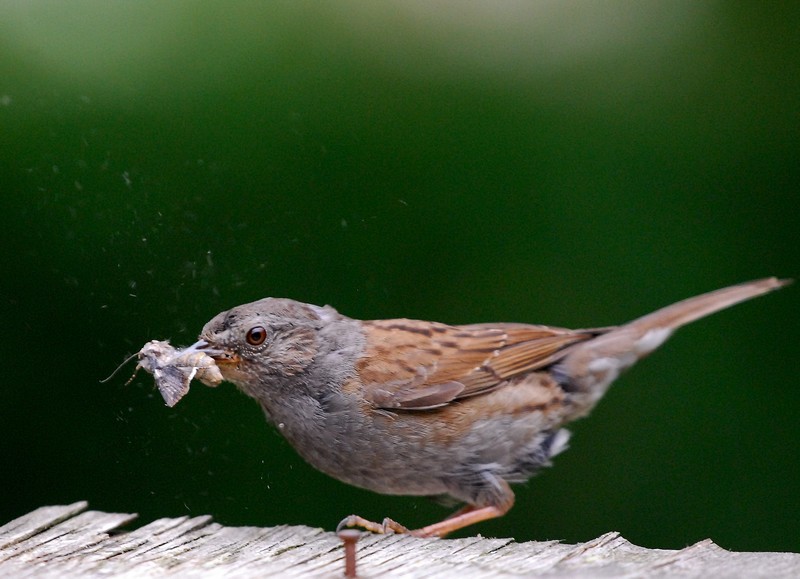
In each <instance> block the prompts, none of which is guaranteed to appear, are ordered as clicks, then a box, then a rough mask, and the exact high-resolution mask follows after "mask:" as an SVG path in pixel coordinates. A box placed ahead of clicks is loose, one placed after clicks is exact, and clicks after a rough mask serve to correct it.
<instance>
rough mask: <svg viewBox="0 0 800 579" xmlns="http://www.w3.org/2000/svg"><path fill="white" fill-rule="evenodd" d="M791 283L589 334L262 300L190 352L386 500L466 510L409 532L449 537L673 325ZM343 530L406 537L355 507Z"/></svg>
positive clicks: (498, 497)
mask: <svg viewBox="0 0 800 579" xmlns="http://www.w3.org/2000/svg"><path fill="white" fill-rule="evenodd" d="M786 283H788V282H787V281H785V280H778V279H776V278H768V279H762V280H757V281H752V282H748V283H743V284H740V285H735V286H732V287H728V288H724V289H720V290H717V291H714V292H711V293H707V294H704V295H701V296H697V297H694V298H690V299H687V300H684V301H681V302H678V303H676V304H674V305H671V306H668V307H666V308H663V309H661V310H658V311H656V312H654V313H651V314H649V315H647V316H644V317H642V318H639V319H637V320H634V321H632V322H630V323H628V324H625V325H622V326H613V327H607V328H597V329H586V330H567V329H562V328H551V327H548V326H534V325H528V324H508V323H497V324H472V325H467V326H450V325H447V324H440V323H437V322H424V321H418V320H407V319H396V320H374V321H359V320H354V319H351V318H348V317H345V316H343V315H341V314H339V313H338V312H337V311H336V310H335V309H333V308H332V307H330V306H325V307H318V306H314V305H309V304H304V303H299V302H296V301H293V300H289V299H278V298H266V299H262V300H259V301H257V302H253V303H250V304H245V305H242V306H238V307H235V308H233V309H231V310H229V311H227V312H222V313H221V314H219V315H217V316H216V317H215V318H214V319H212V320H211V321H210V322H208V324H206V326H205V328H203V332H202V334H201V335H200V341H198V342H197V343H196V344H194V345H193V346H191V347H190V348H189V351H190V352H191V356H195V355H196V353H197V352H198V351H200V352H203V354H204V355H207V356H210V357H211V358H213V359H214V360H215V362H216V365H217V366H218V368H219V371H220V373H221V375H222V377H223V378H224V379H225V380H227V381H229V382H232V383H233V384H235V385H236V386H237V387H239V389H240V390H242V391H243V392H244V393H245V394H247V395H248V396H251V397H252V398H254V399H255V400H256V401H258V403H259V404H260V405H261V407H262V408H263V409H264V412H265V413H266V416H267V419H268V420H269V421H270V422H271V423H272V424H274V425H276V426H277V427H278V429H279V430H280V432H281V433H282V434H283V435H284V436H285V437H286V439H287V440H288V441H289V442H290V443H291V444H292V446H294V448H295V449H296V450H297V452H299V453H300V455H301V456H302V457H303V458H304V459H305V460H307V461H308V462H309V463H310V464H311V465H313V466H314V467H316V468H317V469H319V470H321V471H323V472H325V473H327V474H329V475H330V476H332V477H334V478H337V479H339V480H341V481H344V482H346V483H349V484H352V485H355V486H358V487H362V488H366V489H370V490H372V491H375V492H378V493H384V494H395V495H424V496H442V495H443V496H448V497H451V498H454V499H456V500H457V501H459V502H461V503H463V504H464V505H465V506H464V508H462V509H461V510H460V511H458V512H456V513H455V514H454V515H452V516H451V517H450V518H447V519H445V520H443V521H441V522H439V523H435V524H432V525H429V526H427V527H423V528H421V529H419V530H416V531H411V532H413V533H414V534H416V535H420V536H443V535H445V534H447V533H449V532H451V531H454V530H456V529H460V528H462V527H465V526H467V525H471V524H473V523H477V522H479V521H483V520H486V519H490V518H493V517H499V516H501V515H503V514H504V513H506V512H507V511H508V510H509V509H510V508H511V506H512V504H513V503H514V493H513V492H512V491H511V488H510V487H509V483H518V482H523V481H526V480H527V479H528V478H530V477H531V476H532V475H533V474H535V473H536V471H537V470H539V469H540V468H541V467H543V466H547V465H549V464H550V460H551V459H552V458H553V457H554V456H555V455H557V454H558V453H559V452H561V451H562V450H564V449H565V448H566V445H567V440H568V439H569V432H568V431H567V430H565V429H564V428H563V426H564V425H565V424H567V423H568V422H570V421H572V420H575V419H576V418H580V417H581V416H585V415H586V414H587V413H588V412H589V411H590V410H591V409H592V407H593V406H594V405H595V404H596V403H597V401H598V400H599V399H600V398H601V397H602V396H603V394H604V393H605V392H606V390H607V389H608V387H609V385H610V384H611V383H612V382H613V381H614V380H615V379H616V378H617V377H618V376H619V374H620V373H621V372H622V371H623V370H625V369H626V368H629V367H630V366H631V365H632V364H633V363H634V362H636V361H637V360H639V359H640V358H642V357H644V356H646V355H647V354H649V353H650V352H652V351H653V350H654V349H656V348H657V347H658V346H660V345H661V344H662V343H663V342H664V340H666V339H667V338H668V337H669V336H670V335H671V334H672V332H674V331H675V330H676V329H677V328H679V327H680V326H683V325H684V324H688V323H689V322H692V321H694V320H697V319H699V318H702V317H704V316H707V315H709V314H711V313H714V312H716V311H717V310H721V309H723V308H726V307H728V306H731V305H733V304H735V303H737V302H740V301H743V300H747V299H750V298H753V297H755V296H758V295H761V294H764V293H767V292H769V291H771V290H774V289H777V288H780V287H781V286H783V285H785V284H786ZM184 357H187V356H184ZM192 375H194V371H192ZM208 375H211V373H209V374H208ZM200 378H201V379H202V376H200ZM204 381H207V380H204ZM207 382H209V381H207ZM217 382H219V380H218V379H212V380H210V385H212V384H213V383H217ZM187 384H188V381H187ZM345 526H347V527H349V526H360V527H363V528H366V529H368V530H371V531H374V532H392V531H394V532H406V531H408V529H406V528H405V527H403V526H402V525H399V524H398V523H396V522H394V521H392V520H390V519H385V520H384V521H383V523H381V524H378V523H373V522H370V521H368V520H366V519H362V518H361V517H358V516H355V515H352V516H350V517H347V518H346V519H344V520H343V521H342V522H341V523H340V527H345Z"/></svg>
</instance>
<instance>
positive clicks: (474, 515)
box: [336, 479, 514, 537]
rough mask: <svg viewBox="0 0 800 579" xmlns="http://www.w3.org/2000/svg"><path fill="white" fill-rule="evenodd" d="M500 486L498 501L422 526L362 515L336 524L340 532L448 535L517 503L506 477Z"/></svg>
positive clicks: (474, 506)
mask: <svg viewBox="0 0 800 579" xmlns="http://www.w3.org/2000/svg"><path fill="white" fill-rule="evenodd" d="M496 484H497V487H496V488H498V489H499V490H500V491H501V492H500V494H499V495H498V496H496V497H495V498H496V500H497V502H496V504H494V505H489V506H484V507H479V506H477V505H474V504H467V505H465V506H464V507H462V508H460V509H459V510H457V511H456V512H455V513H453V514H452V515H450V516H449V517H447V518H446V519H445V520H443V521H440V522H438V523H433V524H432V525H428V526H426V527H422V528H421V529H415V530H413V531H412V530H409V529H408V528H407V527H404V526H403V525H401V524H400V523H398V522H397V521H393V520H392V519H389V518H386V519H383V523H375V522H373V521H369V520H367V519H365V518H363V517H359V516H358V515H350V516H349V517H345V518H344V519H342V522H340V523H339V525H338V526H337V527H336V531H337V532H339V531H341V530H342V529H344V528H346V527H361V528H362V529H365V530H367V531H370V532H372V533H380V534H388V533H407V534H409V535H413V536H414V537H444V536H446V535H448V534H450V533H452V532H453V531H457V530H459V529H463V528H464V527H468V526H469V525H474V524H475V523H480V522H481V521H486V520H489V519H495V518H497V517H502V516H503V515H505V514H506V513H507V512H508V511H509V509H511V507H512V506H513V505H514V493H513V492H512V491H511V488H510V487H509V486H508V483H506V482H505V481H504V480H500V479H499V480H498V481H496Z"/></svg>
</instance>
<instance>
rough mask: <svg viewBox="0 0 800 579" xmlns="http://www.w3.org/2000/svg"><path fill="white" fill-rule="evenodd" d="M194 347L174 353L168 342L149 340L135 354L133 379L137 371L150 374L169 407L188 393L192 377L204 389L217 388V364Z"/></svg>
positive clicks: (218, 379) (218, 381)
mask: <svg viewBox="0 0 800 579" xmlns="http://www.w3.org/2000/svg"><path fill="white" fill-rule="evenodd" d="M196 346H197V344H195V345H193V346H189V347H188V348H184V349H182V350H177V349H175V347H174V346H172V345H171V344H170V343H169V341H160V340H151V341H149V342H147V343H146V344H145V345H144V347H143V348H142V349H141V350H139V352H138V353H137V354H136V355H137V356H138V358H139V363H138V364H136V370H135V371H134V373H133V376H136V373H137V372H138V371H139V369H143V370H144V371H145V372H148V373H150V374H152V375H153V378H154V379H155V381H156V386H157V387H158V391H159V392H161V396H163V397H164V402H166V403H167V406H169V407H170V408H171V407H173V406H175V405H176V404H177V403H178V401H179V400H180V399H181V398H183V397H184V396H185V395H186V393H187V392H189V383H190V382H191V381H192V380H193V379H195V378H196V379H197V380H199V381H200V382H202V383H203V384H205V385H206V386H212V387H213V386H218V385H219V384H220V382H222V374H221V373H220V371H219V368H218V367H217V364H216V362H214V359H213V358H212V357H210V356H209V355H208V354H206V353H205V352H201V351H199V350H197V349H196ZM133 376H131V380H133ZM128 382H130V380H129V381H128Z"/></svg>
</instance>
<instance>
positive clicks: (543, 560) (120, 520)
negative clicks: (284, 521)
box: [0, 502, 800, 579]
mask: <svg viewBox="0 0 800 579" xmlns="http://www.w3.org/2000/svg"><path fill="white" fill-rule="evenodd" d="M87 506H88V505H87V503H85V502H78V503H74V504H72V505H66V506H55V507H42V508H39V509H37V510H35V511H33V512H32V513H29V514H27V515H25V516H23V517H20V518H18V519H16V520H14V521H11V522H10V523H8V524H6V525H4V526H2V527H0V576H2V577H20V578H23V579H24V578H26V577H37V578H40V577H41V578H45V579H47V578H50V577H53V578H55V577H108V576H114V577H168V576H180V577H204V578H205V577H222V576H225V577H252V576H272V575H279V576H281V577H337V576H342V575H343V573H344V561H343V548H342V543H341V541H340V540H339V539H338V538H337V537H336V535H334V534H333V533H328V532H325V531H323V530H322V529H312V528H309V527H301V526H298V527H289V526H279V527H271V528H258V527H223V526H222V525H219V524H217V523H214V522H213V521H212V520H211V517H208V516H203V517H180V518H176V519H159V520H157V521H154V522H152V523H150V524H148V525H146V526H144V527H141V528H139V529H136V530H133V531H130V532H117V533H113V531H115V530H117V529H119V528H120V527H121V526H123V525H126V524H127V523H129V522H130V521H132V520H133V519H135V518H136V515H131V514H112V513H102V512H98V511H87V510H86V509H87ZM358 574H359V577H397V578H403V577H429V576H436V577H448V576H450V577H453V576H457V577H458V578H459V579H468V578H471V577H500V576H502V577H515V576H531V575H547V576H548V577H570V578H583V577H642V576H646V575H657V576H660V577H770V578H775V577H799V576H800V554H794V553H733V552H730V551H726V550H724V549H721V548H720V547H718V546H717V545H715V544H714V543H713V542H712V541H711V540H708V539H707V540H705V541H700V542H699V543H697V544H695V545H692V546H691V547H687V548H686V549H681V550H679V551H673V550H660V549H645V548H642V547H637V546H636V545H633V544H631V543H629V542H628V541H626V540H625V539H624V538H622V537H621V536H620V535H619V533H606V534H605V535H602V536H601V537H598V538H597V539H594V540H593V541H589V542H587V543H582V544H578V545H565V544H563V543H559V542H557V541H546V542H528V543H516V542H515V541H514V540H512V539H486V538H481V537H470V538H466V539H417V538H414V537H406V536H401V535H385V536H378V535H369V534H365V535H364V536H363V537H362V539H361V541H360V542H359V544H358Z"/></svg>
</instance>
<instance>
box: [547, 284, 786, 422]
mask: <svg viewBox="0 0 800 579" xmlns="http://www.w3.org/2000/svg"><path fill="white" fill-rule="evenodd" d="M791 281H792V280H782V279H777V278H774V277H769V278H765V279H759V280H754V281H749V282H745V283H741V284H738V285H734V286H730V287H726V288H722V289H718V290H716V291H712V292H709V293H706V294H702V295H699V296H695V297H692V298H689V299H686V300H683V301H680V302H678V303H675V304H672V305H670V306H667V307H665V308H662V309H660V310H656V311H655V312H653V313H651V314H647V315H646V316H643V317H641V318H638V319H636V320H633V321H632V322H629V323H627V324H624V325H622V326H617V327H615V328H611V329H609V331H608V332H606V333H603V334H601V335H599V336H597V337H596V338H593V339H591V340H588V341H586V342H581V343H579V344H576V345H574V346H571V347H570V349H569V351H568V352H567V353H566V355H565V356H564V358H562V359H561V361H560V362H559V363H558V364H557V365H556V367H555V368H554V374H555V376H556V378H557V379H558V380H559V382H561V384H563V385H564V387H565V388H566V389H568V390H570V391H573V392H576V393H578V392H582V393H585V394H587V395H588V398H587V399H586V401H585V402H586V408H585V411H588V410H589V408H591V406H593V405H594V403H595V402H597V400H599V399H600V398H601V397H602V396H603V394H605V392H606V390H607V389H608V387H609V385H610V384H611V383H612V382H613V381H614V380H615V379H616V378H617V376H619V374H620V373H621V372H622V371H623V370H626V369H627V368H630V367H631V366H632V365H633V364H634V363H635V362H636V361H637V360H639V359H641V358H643V357H644V356H646V355H647V354H649V353H650V352H652V351H653V350H655V349H656V348H658V347H659V346H660V345H661V344H663V343H664V341H665V340H666V339H667V338H669V337H670V336H671V335H672V333H673V332H674V331H675V330H677V329H678V328H680V327H681V326H684V325H686V324H689V323H691V322H694V321H695V320H698V319H700V318H703V317H705V316H708V315H710V314H713V313H714V312H717V311H719V310H722V309H725V308H727V307H730V306H732V305H734V304H737V303H739V302H742V301H745V300H749V299H751V298H754V297H756V296H760V295H762V294H765V293H768V292H771V291H773V290H776V289H779V288H781V287H783V286H785V285H787V284H789V283H791Z"/></svg>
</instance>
